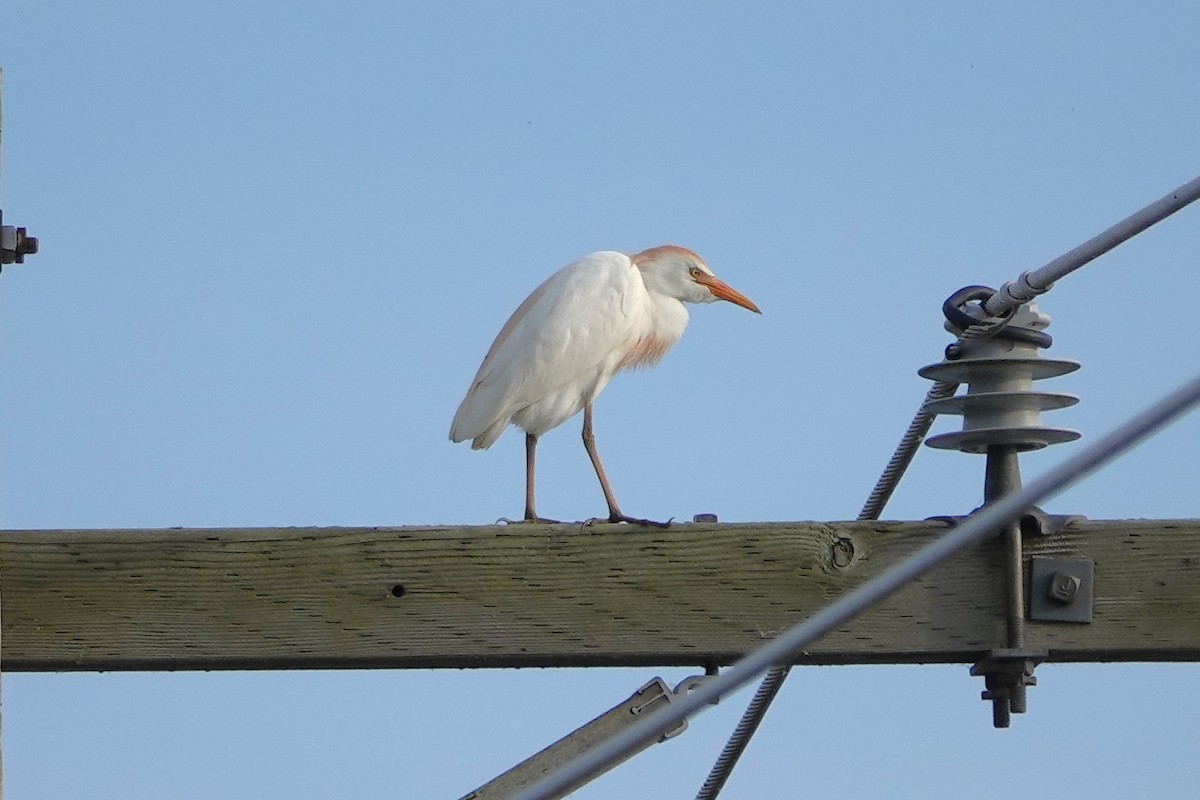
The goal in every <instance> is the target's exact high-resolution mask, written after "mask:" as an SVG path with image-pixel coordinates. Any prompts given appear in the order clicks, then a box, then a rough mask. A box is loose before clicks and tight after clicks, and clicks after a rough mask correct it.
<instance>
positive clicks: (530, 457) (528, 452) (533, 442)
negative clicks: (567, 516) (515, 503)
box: [525, 433, 558, 523]
mask: <svg viewBox="0 0 1200 800" xmlns="http://www.w3.org/2000/svg"><path fill="white" fill-rule="evenodd" d="M537 440H538V437H537V436H536V435H534V434H532V433H527V434H525V522H552V523H557V522H558V520H556V519H546V518H545V517H539V516H538V515H537V511H535V510H534V507H533V471H534V470H533V464H534V461H535V458H534V455H535V451H536V450H537Z"/></svg>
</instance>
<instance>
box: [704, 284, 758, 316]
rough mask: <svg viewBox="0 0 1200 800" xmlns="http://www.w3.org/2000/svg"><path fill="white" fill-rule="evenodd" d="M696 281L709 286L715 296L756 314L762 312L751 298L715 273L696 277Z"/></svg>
mask: <svg viewBox="0 0 1200 800" xmlns="http://www.w3.org/2000/svg"><path fill="white" fill-rule="evenodd" d="M696 283H700V284H703V285H704V286H707V287H708V290H709V291H710V292H712V293H713V297H717V298H720V299H721V300H728V301H729V302H731V303H734V304H736V305H739V306H741V307H742V308H746V309H749V310H751V311H753V312H754V313H755V314H761V313H762V312H761V311H759V310H758V306H756V305H754V303H752V302H751V301H750V298H748V297H746V295H744V294H742V293H741V292H739V291H738V290H737V289H734V288H733V287H732V286H730V285H729V284H727V283H725V281H723V280H721V279H720V278H717V277H715V276H713V275H700V276H698V277H697V278H696Z"/></svg>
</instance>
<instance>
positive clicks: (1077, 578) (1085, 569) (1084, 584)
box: [1029, 556, 1095, 623]
mask: <svg viewBox="0 0 1200 800" xmlns="http://www.w3.org/2000/svg"><path fill="white" fill-rule="evenodd" d="M1094 587H1095V565H1094V564H1093V563H1092V560H1091V559H1089V558H1047V557H1043V556H1034V557H1033V558H1032V559H1030V574H1029V618H1030V619H1031V620H1037V621H1038V622H1081V623H1089V622H1091V621H1092V600H1093V589H1094Z"/></svg>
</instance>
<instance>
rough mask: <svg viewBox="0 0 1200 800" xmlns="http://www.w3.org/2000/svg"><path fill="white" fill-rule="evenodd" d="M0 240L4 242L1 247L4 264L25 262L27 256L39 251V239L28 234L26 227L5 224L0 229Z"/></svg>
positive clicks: (0, 258) (1, 260) (0, 259)
mask: <svg viewBox="0 0 1200 800" xmlns="http://www.w3.org/2000/svg"><path fill="white" fill-rule="evenodd" d="M0 242H2V243H3V248H2V249H0V263H2V264H14V263H15V264H23V263H25V256H31V255H33V254H34V253H36V252H37V251H38V240H37V239H36V238H35V237H33V236H28V235H26V229H25V228H14V227H12V226H10V225H5V226H3V228H2V229H0Z"/></svg>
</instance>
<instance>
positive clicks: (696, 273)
mask: <svg viewBox="0 0 1200 800" xmlns="http://www.w3.org/2000/svg"><path fill="white" fill-rule="evenodd" d="M688 275H691V276H692V277H693V278H699V277H700V268H699V267H688Z"/></svg>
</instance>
